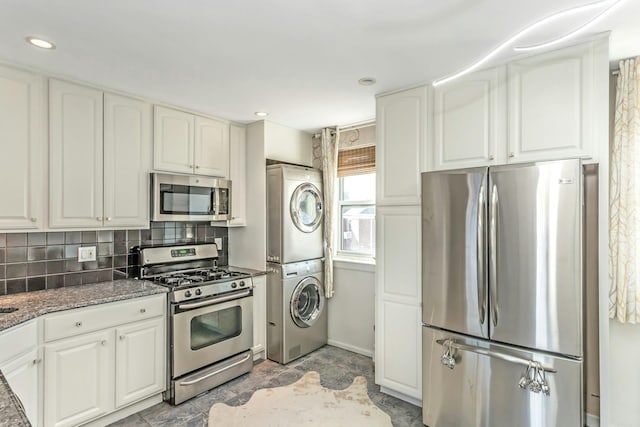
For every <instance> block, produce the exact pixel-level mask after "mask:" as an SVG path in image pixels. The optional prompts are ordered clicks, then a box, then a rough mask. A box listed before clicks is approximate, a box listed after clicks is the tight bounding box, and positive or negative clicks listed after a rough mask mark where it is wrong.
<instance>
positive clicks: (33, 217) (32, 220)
mask: <svg viewBox="0 0 640 427" xmlns="http://www.w3.org/2000/svg"><path fill="white" fill-rule="evenodd" d="M29 219H30V220H31V222H38V218H36V217H35V216H32V217H31V218H29Z"/></svg>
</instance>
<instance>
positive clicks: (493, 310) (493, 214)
mask: <svg viewBox="0 0 640 427" xmlns="http://www.w3.org/2000/svg"><path fill="white" fill-rule="evenodd" d="M489 217H490V219H489V222H490V224H489V229H490V235H491V236H490V238H489V256H490V257H491V259H490V261H489V276H490V277H489V286H490V288H489V294H490V298H489V299H490V316H491V319H492V322H493V326H497V325H498V283H497V282H498V187H497V186H496V185H495V184H493V186H492V188H491V205H490V206H489Z"/></svg>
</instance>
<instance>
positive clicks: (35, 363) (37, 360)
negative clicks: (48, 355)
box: [33, 359, 42, 365]
mask: <svg viewBox="0 0 640 427" xmlns="http://www.w3.org/2000/svg"><path fill="white" fill-rule="evenodd" d="M40 362H42V359H33V364H34V365H37V364H39V363H40Z"/></svg>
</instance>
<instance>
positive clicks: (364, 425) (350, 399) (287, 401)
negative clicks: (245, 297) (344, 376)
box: [209, 371, 392, 427]
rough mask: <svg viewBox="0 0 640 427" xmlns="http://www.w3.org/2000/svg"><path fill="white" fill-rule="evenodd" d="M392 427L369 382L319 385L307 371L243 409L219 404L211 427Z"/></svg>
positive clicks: (262, 392)
mask: <svg viewBox="0 0 640 427" xmlns="http://www.w3.org/2000/svg"><path fill="white" fill-rule="evenodd" d="M221 426H225V427H234V426H237V427H247V426H260V427H283V426H326V427H329V426H331V427H339V426H344V427H391V426H392V424H391V418H390V417H389V415H387V414H386V413H385V412H383V411H382V409H380V408H378V407H377V406H376V405H374V403H373V402H372V401H371V399H369V396H368V395H367V380H366V379H365V378H364V377H356V378H355V379H354V380H353V383H352V384H351V385H350V386H349V387H347V388H346V389H344V390H330V389H328V388H324V387H322V385H321V384H320V374H318V373H317V372H313V371H312V372H307V373H306V374H304V376H303V377H302V378H300V379H299V380H298V381H297V382H295V383H293V384H290V385H288V386H285V387H274V388H265V389H261V390H258V391H256V392H255V393H254V394H253V396H251V399H249V401H248V402H247V403H245V404H244V405H242V406H228V405H225V404H224V403H216V404H215V405H213V406H212V407H211V410H210V411H209V427H221Z"/></svg>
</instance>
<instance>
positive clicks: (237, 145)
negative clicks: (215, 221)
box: [228, 125, 247, 226]
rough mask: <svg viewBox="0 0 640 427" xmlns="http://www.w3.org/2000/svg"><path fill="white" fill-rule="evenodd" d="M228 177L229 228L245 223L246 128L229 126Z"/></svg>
mask: <svg viewBox="0 0 640 427" xmlns="http://www.w3.org/2000/svg"><path fill="white" fill-rule="evenodd" d="M229 138H230V143H229V146H230V147H229V177H230V178H231V185H232V186H233V187H232V189H231V219H230V220H229V221H228V225H229V226H242V225H246V223H247V128H245V127H243V126H235V125H231V126H230V137H229Z"/></svg>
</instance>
